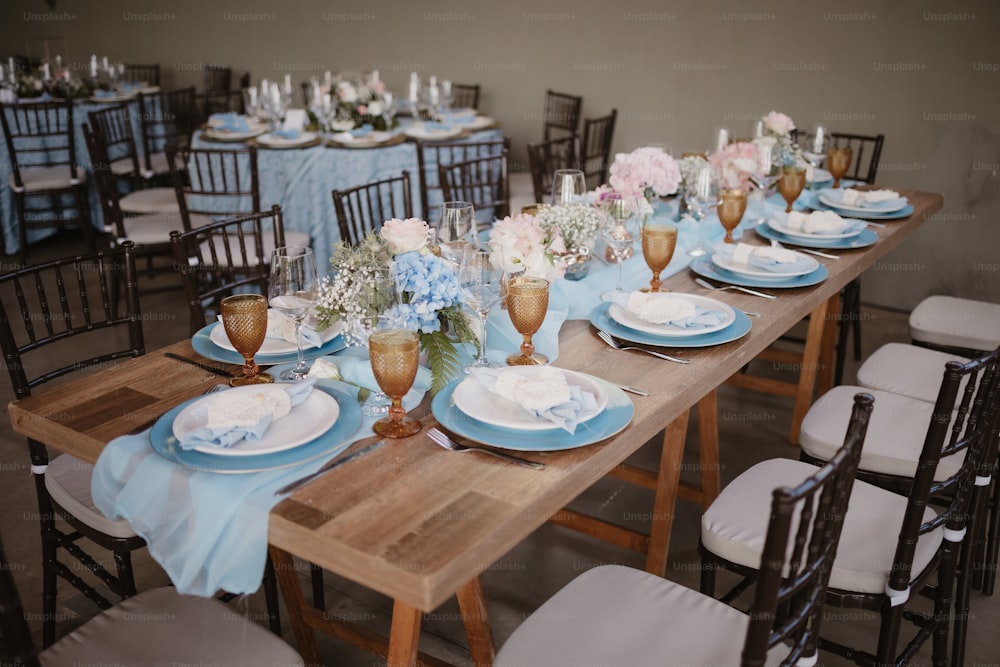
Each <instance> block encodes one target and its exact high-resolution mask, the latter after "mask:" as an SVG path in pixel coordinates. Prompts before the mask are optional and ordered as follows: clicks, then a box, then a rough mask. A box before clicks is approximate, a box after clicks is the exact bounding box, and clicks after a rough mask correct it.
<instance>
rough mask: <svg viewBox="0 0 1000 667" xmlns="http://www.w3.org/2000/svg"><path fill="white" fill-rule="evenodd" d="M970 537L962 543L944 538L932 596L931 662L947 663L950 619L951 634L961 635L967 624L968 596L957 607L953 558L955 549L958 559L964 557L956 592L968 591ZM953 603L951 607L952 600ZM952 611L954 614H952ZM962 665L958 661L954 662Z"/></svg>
mask: <svg viewBox="0 0 1000 667" xmlns="http://www.w3.org/2000/svg"><path fill="white" fill-rule="evenodd" d="M971 547H972V540H971V539H965V540H963V541H962V542H951V541H947V540H946V541H945V545H944V549H943V553H942V555H941V564H940V565H938V577H937V578H938V581H937V591H936V593H935V595H934V621H935V626H934V639H933V652H932V661H933V663H934V664H935V665H947V664H948V630H949V627H950V622H951V621H952V620H954V623H955V637H956V640H957V638H958V637H959V636H960V635H961V636H963V637H964V636H965V631H966V627H967V621H966V619H967V617H968V616H967V615H968V611H969V604H968V599H967V597H968V596H964V597H966V600H965V602H964V605H965V609H964V610H963V609H961V608H960V606H959V600H958V599H956V598H955V597H954V595H955V561H956V560H957V559H958V556H959V552H961V553H962V558H964V559H965V562H964V563H963V569H962V574H961V577H960V579H959V585H958V589H959V595H960V596H961V595H962V592H963V588H964V589H965V590H966V591H967V590H968V583H966V581H967V579H966V578H967V577H968V568H969V566H970V565H971V562H972V558H971V551H972V549H971ZM953 602H954V605H955V606H954V607H952V603H953ZM953 610H954V615H953V614H952V612H953ZM958 664H962V663H958Z"/></svg>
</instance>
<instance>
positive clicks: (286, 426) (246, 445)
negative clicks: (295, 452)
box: [173, 384, 340, 456]
mask: <svg viewBox="0 0 1000 667" xmlns="http://www.w3.org/2000/svg"><path fill="white" fill-rule="evenodd" d="M262 387H263V388H264V390H265V391H268V390H269V391H284V390H283V389H281V388H279V387H278V386H276V385H266V384H265V385H256V386H249V387H233V388H232V389H227V390H226V391H225V392H220V393H216V394H209V395H208V396H205V397H204V398H202V399H201V400H198V401H195V402H194V403H191V404H190V405H188V406H187V407H186V408H184V409H183V410H181V412H180V413H178V415H177V417H176V418H175V419H174V424H173V431H174V436H175V437H176V438H177V439H178V440H181V439H182V438H183V437H184V435H185V434H187V433H190V432H191V431H193V430H195V429H198V428H201V427H202V426H204V424H205V420H206V418H207V416H208V409H209V407H210V406H211V405H212V402H213V401H216V400H218V399H219V398H220V396H221V394H222V393H225V394H227V395H229V396H232V392H234V391H235V392H240V393H243V394H247V396H250V395H252V394H254V393H256V392H259V391H261V388H262ZM339 416H340V405H339V404H338V403H337V401H336V400H335V399H334V398H333V397H332V396H330V395H329V394H328V393H326V392H324V391H317V390H316V389H315V388H314V389H313V390H312V392H311V393H310V394H309V396H307V397H306V400H304V401H302V403H300V404H298V405H296V406H295V407H294V408H292V411H291V412H289V413H288V414H287V415H285V416H284V417H282V418H281V419H276V420H275V421H274V422H272V423H271V425H270V426H268V428H267V430H266V431H264V434H263V435H262V436H261V438H260V440H240V441H239V442H237V443H236V444H234V445H232V446H231V447H216V446H214V445H203V446H201V447H195V448H194V449H193V451H196V452H202V453H205V454H214V455H216V456H259V455H262V454H273V453H274V452H281V451H284V450H286V449H292V448H294V447H298V446H299V445H303V444H305V443H307V442H311V441H312V440H315V439H316V438H318V437H319V436H321V435H323V434H324V433H326V432H327V431H328V430H329V429H330V428H331V427H332V426H333V425H334V424H336V423H337V417H339Z"/></svg>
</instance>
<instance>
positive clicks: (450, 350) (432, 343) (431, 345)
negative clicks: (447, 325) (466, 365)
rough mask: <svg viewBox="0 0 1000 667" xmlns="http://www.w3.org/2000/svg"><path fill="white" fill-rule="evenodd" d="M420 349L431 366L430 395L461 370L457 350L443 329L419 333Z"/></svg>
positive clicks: (439, 389) (440, 388) (442, 387)
mask: <svg viewBox="0 0 1000 667" xmlns="http://www.w3.org/2000/svg"><path fill="white" fill-rule="evenodd" d="M420 349H422V350H423V351H424V354H426V355H427V363H428V364H429V365H430V367H431V395H432V396H433V395H434V394H436V393H438V392H439V391H441V390H442V389H444V387H445V385H447V384H448V383H449V382H451V381H452V379H454V378H455V377H457V376H458V374H459V372H460V371H461V365H460V364H459V356H458V350H456V349H455V345H454V344H453V343H452V342H451V339H449V338H448V336H447V335H446V334H445V333H444V332H443V331H435V332H434V333H429V334H428V333H425V334H420Z"/></svg>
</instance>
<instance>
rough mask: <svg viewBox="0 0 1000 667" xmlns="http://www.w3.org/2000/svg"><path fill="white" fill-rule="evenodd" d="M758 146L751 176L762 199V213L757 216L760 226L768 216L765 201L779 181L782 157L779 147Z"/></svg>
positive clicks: (764, 144) (762, 144)
mask: <svg viewBox="0 0 1000 667" xmlns="http://www.w3.org/2000/svg"><path fill="white" fill-rule="evenodd" d="M756 146H757V158H756V160H755V161H754V162H755V164H754V170H753V173H752V174H751V175H750V181H751V182H752V183H753V184H754V185H755V186H756V187H757V191H758V192H759V193H760V194H759V195H758V197H759V199H760V213H759V215H758V216H757V222H758V224H759V223H762V222H764V219H765V215H766V211H765V208H764V199H765V198H766V197H767V191H768V190H770V189H771V186H772V185H774V183H775V182H776V181H777V180H778V165H779V162H780V156H779V151H778V147H777V146H774V145H771V144H767V143H759V144H757V145H756Z"/></svg>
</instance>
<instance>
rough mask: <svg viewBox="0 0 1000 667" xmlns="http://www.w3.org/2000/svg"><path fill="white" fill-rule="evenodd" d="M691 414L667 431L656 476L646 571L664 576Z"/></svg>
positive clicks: (668, 427) (687, 413) (671, 424)
mask: <svg viewBox="0 0 1000 667" xmlns="http://www.w3.org/2000/svg"><path fill="white" fill-rule="evenodd" d="M689 416H690V411H688V412H685V413H684V414H683V415H681V416H679V417H678V418H677V419H675V420H674V421H672V422H670V424H669V425H667V428H666V429H664V431H663V451H662V452H660V470H659V473H658V475H657V478H656V496H655V498H654V500H653V522H652V526H651V528H650V535H649V553H647V554H646V572H649V573H651V574H655V575H657V576H660V577H662V576H664V575H665V574H666V573H667V551H668V550H669V549H670V530H671V528H672V527H673V524H674V507H675V506H676V504H677V487H678V484H679V482H680V475H681V461H682V460H683V459H684V438H685V436H686V435H687V426H688V417H689Z"/></svg>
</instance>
